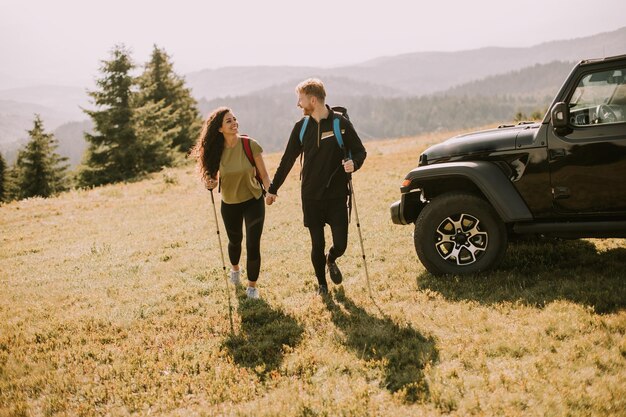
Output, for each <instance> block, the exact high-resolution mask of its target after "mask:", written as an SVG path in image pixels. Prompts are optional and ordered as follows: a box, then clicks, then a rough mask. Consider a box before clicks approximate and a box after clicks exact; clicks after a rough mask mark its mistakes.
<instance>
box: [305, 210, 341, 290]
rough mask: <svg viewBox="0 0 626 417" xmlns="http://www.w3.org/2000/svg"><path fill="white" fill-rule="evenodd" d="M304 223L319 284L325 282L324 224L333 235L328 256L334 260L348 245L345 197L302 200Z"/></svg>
mask: <svg viewBox="0 0 626 417" xmlns="http://www.w3.org/2000/svg"><path fill="white" fill-rule="evenodd" d="M302 210H303V212H304V225H305V226H306V227H308V229H309V233H310V234H311V262H312V263H313V268H314V269H315V277H316V278H317V283H318V284H319V285H327V284H326V254H325V248H326V241H325V238H324V226H325V225H326V224H328V225H329V226H330V231H331V234H332V237H333V245H332V246H331V247H330V249H329V250H328V258H329V260H330V261H331V262H334V261H335V260H336V259H337V258H339V257H340V256H341V255H343V254H344V252H345V251H346V247H347V246H348V208H347V206H346V199H345V198H341V199H333V200H304V199H303V200H302Z"/></svg>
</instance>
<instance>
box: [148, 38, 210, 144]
mask: <svg viewBox="0 0 626 417" xmlns="http://www.w3.org/2000/svg"><path fill="white" fill-rule="evenodd" d="M138 85H139V100H138V103H137V107H141V106H145V105H153V104H156V103H161V104H159V106H160V108H161V111H162V114H163V115H164V123H165V124H163V125H162V127H163V128H164V129H165V130H166V131H169V132H171V134H172V135H173V137H172V143H171V147H173V148H174V149H177V150H180V151H183V152H186V151H188V150H189V149H190V148H191V147H192V146H193V144H194V142H195V140H196V138H197V137H198V134H199V133H200V129H201V127H202V119H201V118H200V113H199V112H198V103H197V102H196V100H195V99H194V98H193V97H192V96H191V92H190V90H189V89H188V88H186V87H185V82H184V79H183V78H181V77H180V76H178V75H177V74H176V73H175V72H174V69H173V65H172V63H171V60H170V57H169V55H168V54H167V53H166V52H165V50H163V49H159V48H158V47H157V46H156V45H155V46H154V49H153V51H152V56H151V58H150V61H149V62H147V63H146V65H145V70H144V72H143V74H142V75H141V76H140V77H139V78H138ZM166 109H168V110H166ZM167 113H169V115H166V114H167ZM166 121H167V122H166Z"/></svg>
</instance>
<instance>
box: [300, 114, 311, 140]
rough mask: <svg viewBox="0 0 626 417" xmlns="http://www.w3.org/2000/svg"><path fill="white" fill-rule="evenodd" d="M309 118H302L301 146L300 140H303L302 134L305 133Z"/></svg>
mask: <svg viewBox="0 0 626 417" xmlns="http://www.w3.org/2000/svg"><path fill="white" fill-rule="evenodd" d="M309 117H311V116H304V122H303V123H302V127H301V128H300V144H302V139H303V138H304V132H305V131H306V127H307V125H308V124H309Z"/></svg>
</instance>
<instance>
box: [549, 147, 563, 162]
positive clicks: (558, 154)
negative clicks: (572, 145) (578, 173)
mask: <svg viewBox="0 0 626 417" xmlns="http://www.w3.org/2000/svg"><path fill="white" fill-rule="evenodd" d="M549 155H550V160H551V161H554V160H555V159H559V158H564V157H565V149H563V148H558V149H550V152H549Z"/></svg>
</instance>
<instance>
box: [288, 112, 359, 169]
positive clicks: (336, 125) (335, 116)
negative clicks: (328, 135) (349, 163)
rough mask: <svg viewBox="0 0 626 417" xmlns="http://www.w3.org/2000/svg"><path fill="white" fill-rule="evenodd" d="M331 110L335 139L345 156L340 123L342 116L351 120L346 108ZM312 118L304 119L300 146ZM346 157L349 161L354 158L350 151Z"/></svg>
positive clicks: (306, 117)
mask: <svg viewBox="0 0 626 417" xmlns="http://www.w3.org/2000/svg"><path fill="white" fill-rule="evenodd" d="M331 110H332V111H333V132H334V133H335V138H336V139H337V144H338V145H339V148H341V150H342V151H344V154H345V153H346V151H345V149H344V145H343V136H342V135H341V125H340V122H341V116H343V117H345V118H346V119H348V120H350V118H349V117H348V110H347V109H346V108H345V107H340V106H335V107H331ZM310 117H311V116H305V117H304V123H302V127H301V128H300V144H302V139H303V138H304V132H305V131H306V127H307V125H308V124H309V119H310ZM346 157H347V158H348V159H350V158H351V157H352V154H351V152H350V151H348V153H347V156H346Z"/></svg>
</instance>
